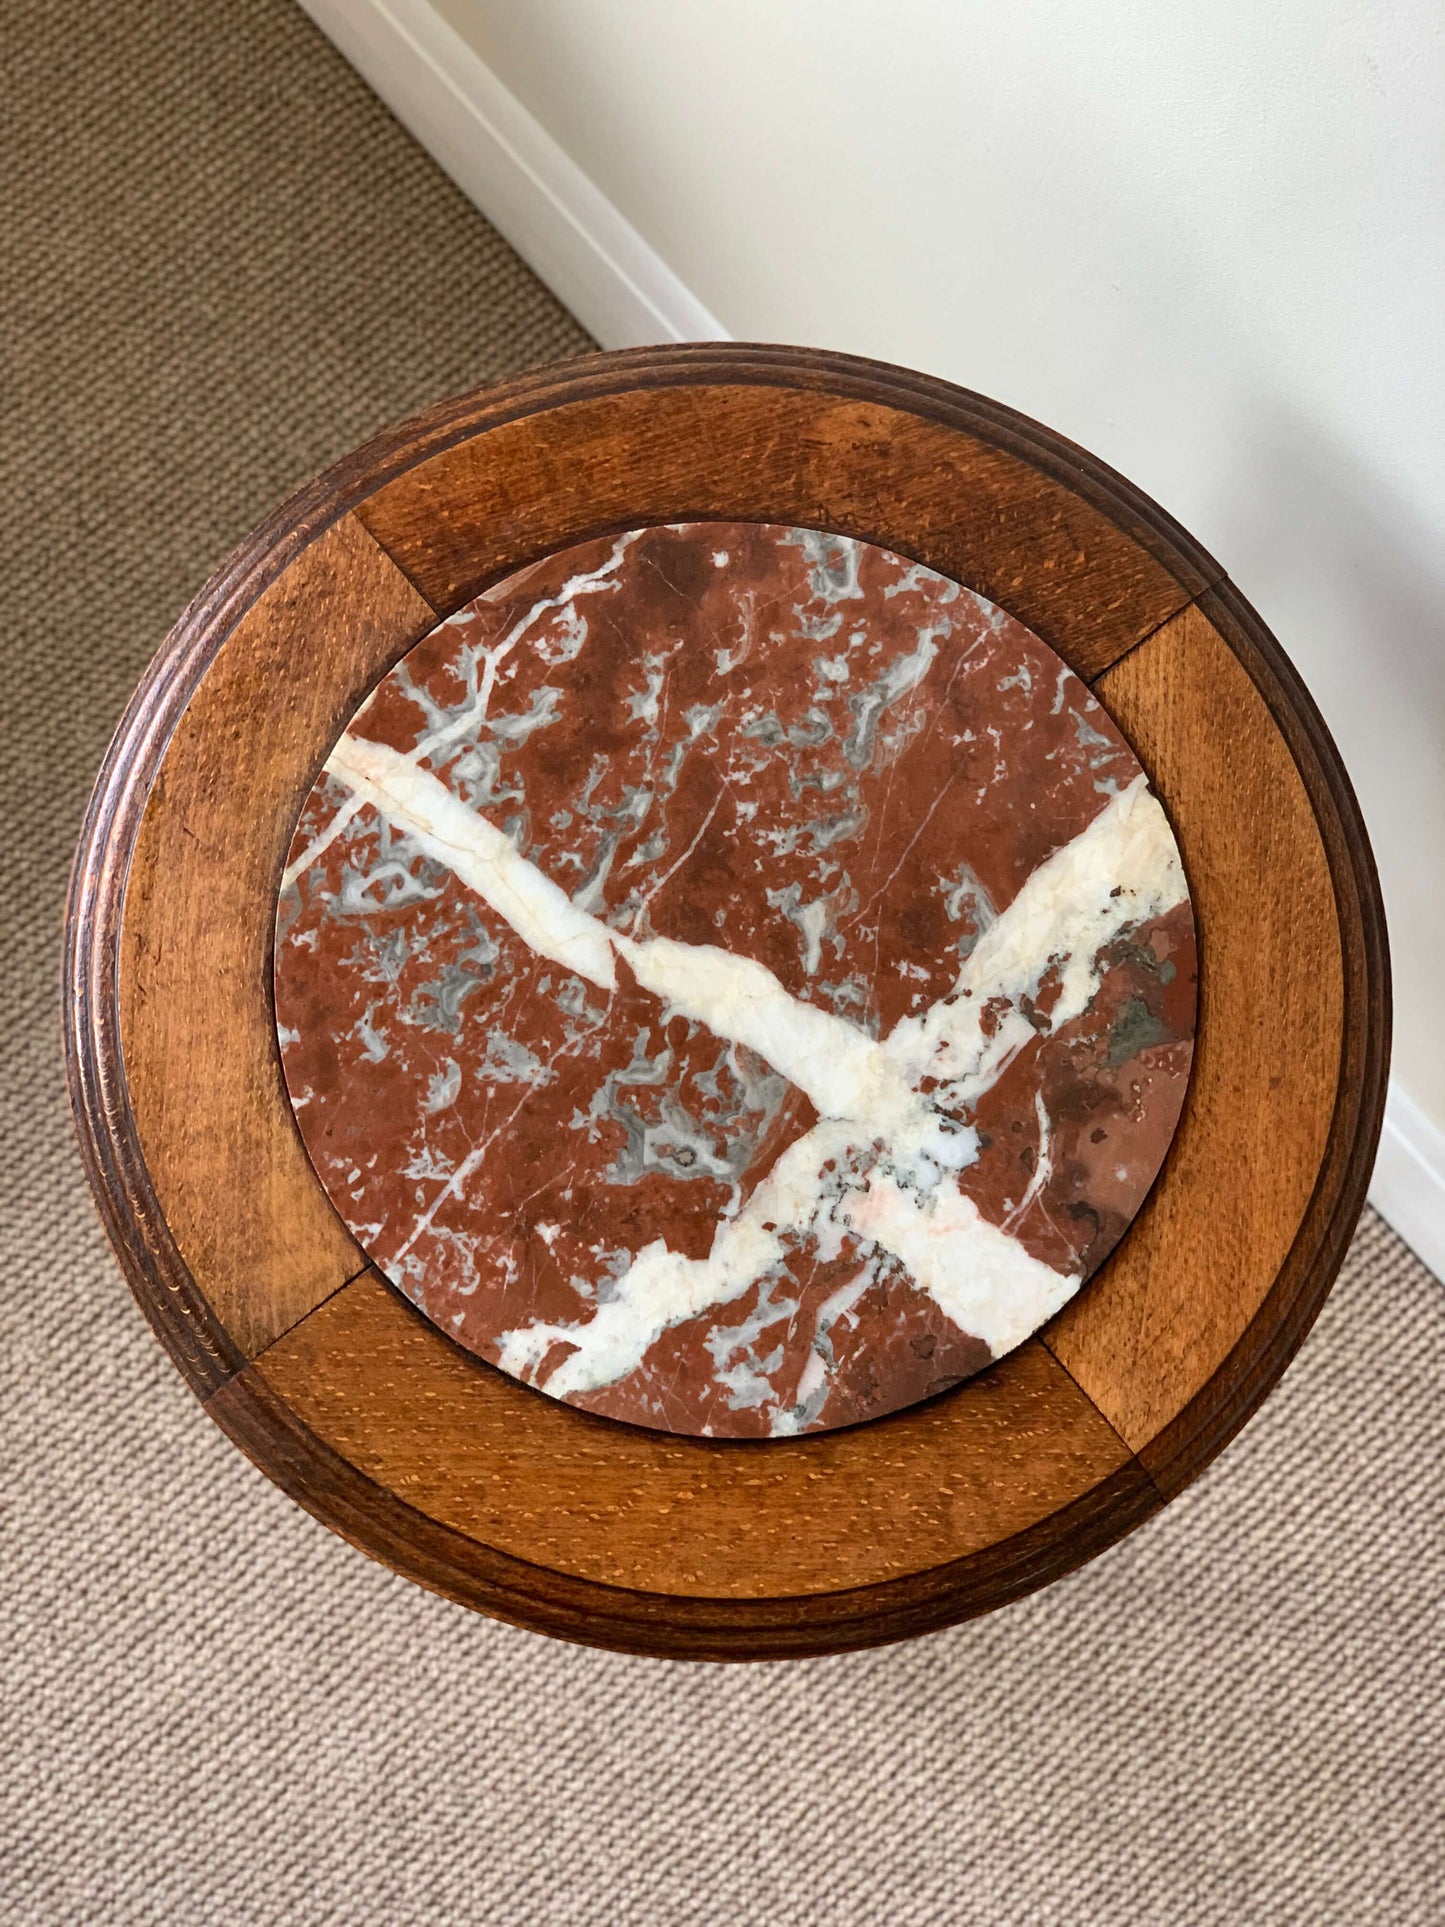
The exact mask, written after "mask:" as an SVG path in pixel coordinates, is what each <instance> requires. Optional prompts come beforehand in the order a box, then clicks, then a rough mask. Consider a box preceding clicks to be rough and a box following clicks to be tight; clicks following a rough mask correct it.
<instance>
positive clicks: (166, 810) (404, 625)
mask: <svg viewBox="0 0 1445 1927" xmlns="http://www.w3.org/2000/svg"><path fill="white" fill-rule="evenodd" d="M434 620H435V615H434V612H433V611H432V609H431V608H430V607H429V606H428V605H427V603H426V602H424V601H423V599H422V598H421V597H420V596H419V595H418V594H417V592H416V591H415V589H413V588H412V586H411V584H410V583H409V582H407V581H406V579H405V578H404V577H403V576H402V575H401V573H400V572H399V571H398V570H397V568H396V567H395V565H394V564H393V563H391V562H390V561H389V560H388V559H387V558H386V557H385V556H384V555H383V554H382V553H381V551H380V550H379V549H378V548H377V546H376V544H375V543H374V542H373V541H372V539H371V537H370V536H369V535H368V534H367V533H366V531H365V530H364V529H363V528H362V527H361V526H360V525H359V523H357V522H356V521H355V520H353V519H352V518H350V517H347V518H345V519H344V520H342V521H340V522H338V523H336V524H335V525H334V526H333V527H332V528H331V529H330V530H329V531H328V532H327V533H326V534H325V535H323V536H322V537H321V538H320V540H319V541H317V542H315V543H314V544H313V545H312V546H311V547H310V548H308V549H307V550H305V552H304V553H303V554H302V556H301V558H300V560H299V561H298V562H296V563H295V564H294V565H293V567H292V568H290V569H289V570H288V571H287V572H286V573H285V574H284V575H283V576H282V577H281V578H280V579H279V580H278V581H277V582H275V583H273V584H272V586H271V587H270V588H269V589H267V590H266V591H265V593H264V594H263V595H262V596H261V597H260V599H259V601H257V602H256V604H255V605H254V607H253V608H252V609H251V610H250V611H249V612H248V614H246V615H245V616H244V617H243V618H242V620H241V621H240V622H239V623H238V624H237V626H236V628H235V629H234V630H233V631H232V633H231V634H230V635H229V636H228V637H227V638H226V640H225V642H224V643H223V644H222V646H221V648H220V650H219V652H218V654H217V655H216V658H215V660H214V662H213V663H212V664H211V666H210V668H209V669H208V670H207V672H206V674H205V675H204V676H203V677H202V679H201V681H200V684H199V686H198V687H197V689H196V691H195V693H194V694H193V696H192V697H191V700H190V702H189V703H188V705H187V707H186V709H185V711H184V713H183V714H182V716H181V718H180V721H179V723H178V725H177V727H176V730H175V733H174V735H173V736H172V738H171V741H170V744H169V746H168V748H167V750H166V755H165V760H164V764H163V766H162V769H161V773H160V776H159V778H158V780H157V781H156V783H155V785H154V787H153V789H152V791H151V795H150V798H149V800H148V802H147V804H146V809H145V815H144V818H143V820H142V822H141V827H140V834H139V836H138V837H137V839H136V846H135V854H134V857H133V860H132V863H131V869H130V878H129V882H128V884H127V888H126V896H125V909H124V920H123V924H122V929H121V940H120V952H119V963H120V970H119V994H120V1003H121V1046H122V1051H123V1055H124V1062H125V1073H126V1079H127V1083H128V1086H129V1091H130V1103H131V1110H132V1114H133V1116H134V1120H135V1128H136V1131H137V1132H138V1134H139V1137H140V1142H141V1148H142V1151H143V1153H144V1156H145V1161H146V1165H147V1167H148V1169H149V1172H150V1177H151V1181H152V1183H153V1185H154V1187H155V1190H156V1194H157V1197H158V1199H159V1203H160V1207H161V1209H162V1210H163V1212H164V1213H165V1217H166V1221H167V1223H168V1225H169V1227H170V1231H171V1234H172V1236H173V1237H174V1239H175V1242H176V1244H177V1246H178V1247H179V1249H180V1253H181V1255H182V1257H183V1258H184V1260H185V1262H186V1264H187V1266H188V1267H189V1269H190V1272H191V1275H192V1277H193V1278H194V1279H195V1282H196V1284H197V1285H198V1287H199V1289H200V1291H201V1293H202V1295H203V1297H204V1298H205V1299H206V1301H207V1302H208V1303H209V1304H210V1306H211V1307H212V1309H213V1310H214V1311H215V1313H216V1314H217V1316H218V1317H219V1318H220V1320H221V1321H222V1323H223V1324H224V1325H225V1327H226V1328H227V1330H228V1332H229V1334H230V1336H231V1338H232V1339H233V1340H234V1341H235V1343H236V1344H237V1346H238V1347H239V1348H240V1350H241V1351H242V1352H243V1353H244V1354H246V1355H248V1356H249V1355H250V1354H251V1353H253V1352H256V1351H259V1350H260V1349H261V1348H262V1347H263V1346H264V1345H267V1344H269V1343H270V1341H271V1340H272V1339H273V1338H274V1337H275V1336H276V1335H277V1333H278V1332H281V1331H284V1330H285V1329H286V1327H287V1326H288V1325H290V1324H293V1323H294V1322H295V1320H296V1319H297V1318H299V1317H301V1316H302V1315H303V1314H304V1313H305V1312H307V1311H309V1310H310V1309H311V1307H312V1306H313V1305H315V1304H317V1303H318V1302H319V1301H320V1300H321V1299H322V1298H324V1297H325V1296H326V1295H327V1294H328V1293H329V1292H332V1291H335V1290H336V1289H337V1287H338V1286H340V1285H341V1284H343V1283H344V1282H345V1280H346V1279H348V1278H351V1277H354V1276H355V1275H356V1273H357V1271H358V1270H360V1268H361V1267H362V1266H363V1265H364V1264H365V1262H366V1260H365V1257H364V1256H363V1254H362V1253H361V1251H360V1250H359V1249H358V1247H357V1245H356V1244H355V1242H354V1241H353V1239H352V1237H351V1235H350V1233H349V1232H348V1231H347V1230H346V1228H345V1226H344V1225H343V1224H342V1222H341V1220H340V1219H339V1218H338V1217H337V1215H336V1213H335V1212H334V1211H333V1210H332V1208H331V1206H330V1204H329V1203H328V1202H327V1200H326V1197H325V1195H324V1193H323V1192H322V1190H321V1188H320V1186H319V1184H318V1183H317V1180H316V1176H315V1173H314V1172H313V1170H312V1168H311V1165H310V1163H309V1161H308V1160H307V1157H306V1153H305V1150H304V1149H303V1148H302V1144H301V1140H300V1137H299V1136H298V1134H297V1131H296V1127H295V1124H294V1122H293V1120H292V1117H291V1110H290V1106H289V1105H288V1103H287V1102H286V1099H285V1093H284V1090H283V1086H282V1078H281V1066H280V1060H279V1056H278V1053H277V1047H276V1030H275V1019H274V1016H273V1006H272V995H271V970H270V957H271V931H272V918H273V915H274V905H275V900H276V887H277V880H278V878H279V876H280V873H281V867H282V864H283V861H284V858H285V852H286V847H287V844H288V843H289V841H290V837H291V831H292V828H293V826H294V824H295V821H296V817H297V814H298V812H299V810H300V808H301V803H302V801H303V799H304V797H305V796H306V793H307V791H308V790H309V788H310V786H311V784H312V782H313V781H314V779H315V776H316V772H317V770H318V768H319V767H320V764H321V761H322V760H323V758H324V757H325V754H326V751H327V748H328V747H329V745H330V743H331V741H332V740H333V739H334V737H335V735H336V733H337V732H338V731H339V730H340V728H341V727H342V725H343V724H344V722H345V720H346V718H347V717H348V716H349V715H350V713H351V711H352V710H353V709H354V707H355V705H356V702H357V700H358V698H359V695H360V693H361V691H362V690H364V689H365V687H366V686H367V684H368V683H369V682H370V681H371V680H372V678H373V677H374V676H375V675H376V674H377V673H379V671H380V669H381V668H382V667H383V666H384V665H385V664H386V663H387V662H390V661H391V660H393V659H394V658H395V657H396V656H397V655H398V654H399V653H400V652H401V650H402V649H404V648H405V647H406V646H407V645H408V644H409V643H410V642H411V641H412V640H413V639H414V638H415V637H416V636H418V635H420V634H421V633H422V632H423V631H424V630H425V629H427V628H428V627H429V626H430V625H431V623H432V622H433V621H434Z"/></svg>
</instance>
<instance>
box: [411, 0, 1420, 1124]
mask: <svg viewBox="0 0 1445 1927" xmlns="http://www.w3.org/2000/svg"><path fill="white" fill-rule="evenodd" d="M439 11H440V12H441V13H442V14H443V15H444V16H445V17H446V19H447V20H448V21H449V22H450V23H451V25H452V26H453V27H455V28H456V29H457V30H458V32H459V33H460V34H461V35H462V36H463V38H464V39H465V40H467V41H468V42H469V44H470V45H471V47H472V48H473V49H475V51H476V52H477V53H478V54H480V55H481V57H482V58H483V59H484V60H485V61H486V62H487V64H488V65H489V66H490V67H491V68H492V69H493V71H494V72H495V73H496V74H497V75H498V76H499V77H500V79H501V80H502V81H503V82H504V83H505V85H506V86H507V87H508V88H510V89H511V91H512V92H513V93H514V94H515V95H516V96H517V97H518V98H519V99H520V101H521V102H522V104H523V105H524V106H525V107H527V108H528V109H530V111H531V113H532V114H533V115H535V116H536V118H537V119H538V120H540V121H541V123H542V124H543V126H544V127H545V128H546V129H547V130H548V131H549V132H550V133H551V134H552V135H553V136H554V137H555V139H556V140H557V141H558V142H560V143H561V145H562V146H563V147H564V148H565V149H566V151H567V152H568V154H570V156H571V157H572V159H573V160H575V161H576V162H578V163H579V164H580V166H581V167H582V168H583V170H584V171H585V172H586V173H587V174H588V175H590V176H591V178H592V180H593V181H594V182H595V183H596V185H597V186H598V187H600V188H601V190H602V191H603V193H604V194H605V195H607V196H608V197H609V198H610V199H611V200H612V201H613V202H614V203H615V204H616V205H617V207H618V208H619V209H620V210H621V212H622V213H623V214H624V215H625V216H626V217H627V218H628V219H629V220H630V221H631V222H632V224H633V225H634V226H635V227H636V228H637V229H638V230H640V232H641V234H642V235H643V236H644V237H645V239H646V240H647V241H648V242H650V243H651V245H652V247H653V248H655V249H656V250H657V252H658V253H659V254H660V255H661V256H662V257H663V259H664V260H665V261H666V262H667V264H668V265H669V266H670V267H671V268H672V269H673V270H675V272H676V273H677V274H678V275H679V276H680V277H681V279H682V280H683V282H685V283H686V284H687V286H688V287H689V288H691V290H692V291H693V293H694V294H696V295H697V296H699V297H700V298H701V300H702V301H703V302H704V303H706V305H707V306H708V307H709V308H711V309H712V310H713V312H714V313H715V314H716V315H717V316H718V317H719V318H720V320H721V321H722V323H723V325H724V327H725V328H726V329H727V330H728V331H729V332H730V333H732V334H733V335H736V336H738V337H742V338H747V339H754V340H778V341H802V342H812V343H817V344H822V345H828V346H834V347H839V348H845V349H852V350H855V351H857V352H859V353H863V354H870V355H878V356H882V357H885V358H887V359H890V360H895V361H901V362H906V363H910V364H912V365H914V366H917V367H920V368H926V369H929V370H932V371H934V372H936V373H939V374H942V375H946V376H949V377H951V378H953V379H954V380H957V381H960V382H963V383H965V384H967V385H968V386H970V387H973V388H978V389H981V390H983V391H984V392H986V393H988V394H991V395H994V396H997V397H998V398H1000V399H1002V400H1004V401H1007V402H1011V403H1013V404H1014V405H1015V406H1016V407H1019V408H1022V409H1024V410H1025V411H1027V412H1028V413H1029V414H1031V415H1036V416H1038V417H1040V418H1041V419H1043V420H1045V421H1047V422H1049V423H1050V424H1051V425H1053V426H1054V427H1056V428H1059V429H1061V430H1062V431H1063V432H1064V433H1065V434H1067V435H1070V436H1072V437H1073V438H1075V439H1076V440H1078V441H1081V442H1083V443H1085V444H1086V445H1088V446H1089V447H1091V448H1093V449H1094V450H1096V451H1097V452H1098V453H1099V454H1101V455H1102V456H1104V457H1105V458H1106V459H1107V460H1108V461H1110V462H1112V463H1114V464H1115V466H1117V467H1118V468H1120V469H1122V470H1123V471H1124V472H1125V473H1126V474H1127V475H1129V476H1131V477H1132V478H1133V479H1134V480H1135V481H1137V482H1138V483H1140V484H1141V485H1142V486H1143V487H1144V488H1145V489H1147V490H1148V491H1149V492H1150V493H1151V494H1153V495H1155V496H1157V497H1158V498H1159V499H1160V500H1161V501H1162V502H1163V503H1164V504H1165V505H1166V506H1167V507H1168V508H1170V509H1171V510H1172V511H1173V512H1174V513H1175V514H1176V515H1178V516H1179V517H1180V519H1181V520H1182V521H1184V522H1185V523H1186V524H1187V525H1188V526H1189V527H1190V528H1191V529H1193V530H1194V532H1195V533H1196V534H1197V535H1198V536H1199V537H1200V539H1201V540H1202V541H1203V542H1204V543H1205V544H1206V545H1207V546H1208V547H1209V548H1210V549H1212V550H1213V551H1214V552H1215V553H1216V554H1217V555H1218V557H1219V558H1220V559H1221V561H1222V562H1223V563H1224V565H1225V567H1226V568H1228V570H1229V571H1230V573H1231V574H1232V575H1233V576H1234V578H1235V580H1236V581H1237V582H1238V583H1239V584H1240V586H1241V587H1242V588H1243V589H1244V591H1245V593H1246V594H1247V595H1248V596H1250V597H1251V599H1252V600H1253V601H1254V602H1255V603H1256V604H1257V605H1258V607H1259V608H1260V610H1261V612H1262V613H1263V614H1264V616H1265V618H1266V620H1267V621H1269V622H1270V623H1271V624H1272V626H1273V627H1274V628H1275V630H1276V631H1277V632H1278V634H1279V635H1280V637H1281V639H1282V640H1283V642H1284V644H1285V646H1286V648H1287V649H1288V650H1289V651H1290V653H1291V654H1292V655H1293V656H1294V658H1295V660H1296V662H1297V663H1298V665H1299V667H1300V668H1301V670H1302V671H1303V673H1304V675H1305V677H1306V679H1307V681H1308V682H1309V684H1310V686H1311V688H1312V689H1313V691H1314V693H1315V696H1316V698H1317V700H1318V701H1319V703H1320V705H1321V707H1322V708H1323V710H1324V712H1325V715H1326V717H1327V719H1328V721H1329V723H1330V725H1331V727H1332V728H1333V729H1334V731H1335V734H1336V736H1337V738H1338V740H1339V742H1340V745H1341V747H1342V749H1343V751H1344V754H1345V757H1346V759H1347V761H1348V763H1349V765H1350V768H1351V770H1352V772H1353V774H1354V777H1355V781H1356V784H1357V786H1358V788H1359V791H1360V795H1361V799H1362V801H1363V804H1364V807H1365V812H1366V815H1367V817H1368V820H1369V823H1370V828H1371V832H1372V834H1373V837H1374V840H1375V848H1376V853H1377V856H1378V859H1379V863H1380V869H1381V873H1382V876H1383V879H1384V884H1385V893H1386V898H1387V905H1388V909H1389V914H1390V922H1391V932H1392V939H1393V944H1394V955H1395V970H1396V996H1397V1012H1398V1016H1397V1022H1398V1028H1397V1055H1396V1073H1397V1076H1398V1078H1399V1079H1400V1080H1401V1081H1402V1082H1403V1084H1404V1085H1405V1087H1406V1088H1407V1089H1408V1091H1409V1092H1410V1093H1411V1094H1412V1095H1413V1096H1414V1097H1415V1098H1416V1099H1417V1100H1418V1101H1419V1102H1420V1104H1421V1105H1422V1106H1423V1107H1424V1108H1425V1110H1426V1111H1427V1112H1428V1113H1430V1114H1431V1115H1432V1116H1433V1118H1434V1120H1435V1121H1436V1123H1437V1124H1445V1021H1442V1016H1441V995H1440V990H1439V987H1438V984H1437V972H1438V969H1439V966H1438V964H1437V962H1436V960H1437V959H1438V958H1440V957H1441V956H1442V955H1445V616H1442V611H1445V556H1442V553H1441V547H1440V535H1441V531H1442V528H1445V352H1442V350H1445V326H1442V324H1445V266H1442V260H1445V244H1442V231H1445V230H1442V217H1445V142H1442V127H1445V58H1442V39H1441V21H1442V19H1445V14H1442V13H1441V11H1440V9H1438V8H1437V7H1435V6H1434V5H1433V4H1432V5H1429V6H1426V5H1423V4H1420V0H1398V3H1397V4H1392V5H1388V6H1386V5H1381V6H1378V7H1370V6H1366V5H1363V4H1360V0H1340V3H1338V4H1327V3H1326V0H1275V4H1274V5H1272V6H1266V7H1261V6H1259V5H1257V4H1255V3H1254V0H1249V3H1248V4H1246V0H1217V3H1216V5H1214V6H1213V7H1211V8H1199V7H1193V6H1190V7H1186V6H1183V5H1179V4H1163V3H1161V0H1152V3H1151V4H1142V3H1139V0H1096V3H1095V4H1093V5H1088V6H1086V5H1083V4H1080V0H1073V4H1066V0H1013V3H1012V4H1010V5H1008V6H1000V5H998V4H996V0H986V3H985V0H888V4H886V5H884V4H880V3H879V0H706V4H704V0H525V4H521V3H520V0H439Z"/></svg>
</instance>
